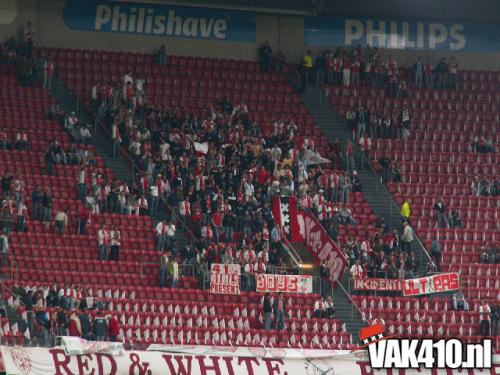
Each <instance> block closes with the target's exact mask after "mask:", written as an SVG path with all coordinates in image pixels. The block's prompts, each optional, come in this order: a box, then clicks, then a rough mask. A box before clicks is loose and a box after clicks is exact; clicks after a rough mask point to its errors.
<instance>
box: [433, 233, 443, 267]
mask: <svg viewBox="0 0 500 375" xmlns="http://www.w3.org/2000/svg"><path fill="white" fill-rule="evenodd" d="M431 255H432V256H433V257H434V258H435V259H436V264H437V265H439V264H440V263H441V243H440V242H439V239H438V238H437V236H435V237H434V240H432V244H431Z"/></svg>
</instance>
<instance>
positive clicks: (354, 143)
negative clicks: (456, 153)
mask: <svg viewBox="0 0 500 375" xmlns="http://www.w3.org/2000/svg"><path fill="white" fill-rule="evenodd" d="M322 91H323V90H320V92H322ZM328 94H329V91H328V92H327V90H326V89H325V96H326V97H328V96H329V95H328ZM339 118H340V120H341V123H342V125H343V126H344V129H345V130H349V129H348V128H347V126H346V122H345V120H344V119H342V118H341V117H340V116H339ZM353 146H354V147H355V148H356V150H357V151H361V152H363V150H361V147H360V146H359V145H358V144H357V143H356V142H353ZM368 165H369V167H370V170H371V172H372V173H373V174H374V175H376V176H378V173H377V172H376V171H375V168H373V164H372V163H371V160H368ZM382 187H383V189H384V192H385V193H386V195H388V196H389V198H390V200H391V203H392V205H393V206H395V207H397V212H398V214H399V217H400V218H401V219H404V217H403V215H401V211H400V209H399V205H398V204H397V203H396V201H395V200H394V198H393V197H392V194H391V193H390V192H389V190H387V186H386V185H385V184H384V183H382ZM413 232H414V237H415V239H416V241H417V242H418V243H419V244H420V246H421V247H422V249H423V250H424V254H425V255H426V256H427V258H428V259H429V260H431V259H432V258H431V256H430V255H429V253H428V252H427V249H426V248H425V246H424V244H423V243H422V241H420V238H419V237H418V236H417V233H416V232H415V231H413Z"/></svg>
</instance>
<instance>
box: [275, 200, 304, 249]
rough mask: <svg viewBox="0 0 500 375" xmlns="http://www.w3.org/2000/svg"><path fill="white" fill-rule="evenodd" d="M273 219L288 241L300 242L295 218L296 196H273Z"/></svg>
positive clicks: (301, 239) (297, 223) (300, 238)
mask: <svg viewBox="0 0 500 375" xmlns="http://www.w3.org/2000/svg"><path fill="white" fill-rule="evenodd" d="M272 212H273V216H274V221H275V222H276V225H278V226H279V227H280V228H281V229H282V230H283V234H285V235H286V236H287V238H288V240H289V241H292V242H300V241H303V238H302V237H301V235H300V230H299V222H298V220H297V198H296V197H288V196H283V197H280V196H274V197H273V203H272Z"/></svg>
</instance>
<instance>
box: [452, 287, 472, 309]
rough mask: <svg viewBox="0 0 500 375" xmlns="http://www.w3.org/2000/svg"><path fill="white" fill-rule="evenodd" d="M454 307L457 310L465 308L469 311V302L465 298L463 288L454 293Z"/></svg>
mask: <svg viewBox="0 0 500 375" xmlns="http://www.w3.org/2000/svg"><path fill="white" fill-rule="evenodd" d="M453 308H454V309H455V310H457V311H459V310H463V311H467V310H469V304H468V303H467V301H466V300H465V296H464V294H463V293H462V291H461V290H459V291H458V292H456V293H455V294H453Z"/></svg>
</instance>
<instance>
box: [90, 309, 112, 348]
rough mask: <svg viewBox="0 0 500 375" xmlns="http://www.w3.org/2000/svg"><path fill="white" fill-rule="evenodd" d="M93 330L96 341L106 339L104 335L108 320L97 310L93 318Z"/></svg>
mask: <svg viewBox="0 0 500 375" xmlns="http://www.w3.org/2000/svg"><path fill="white" fill-rule="evenodd" d="M93 332H94V336H95V339H96V341H104V340H105V339H106V335H107V333H108V322H107V320H106V317H104V316H102V314H101V313H100V312H99V310H98V311H97V314H96V316H95V318H94V324H93Z"/></svg>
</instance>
